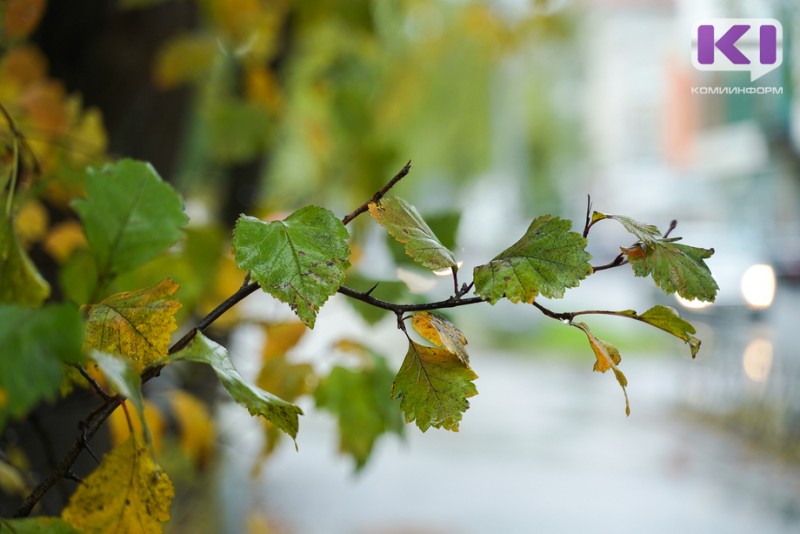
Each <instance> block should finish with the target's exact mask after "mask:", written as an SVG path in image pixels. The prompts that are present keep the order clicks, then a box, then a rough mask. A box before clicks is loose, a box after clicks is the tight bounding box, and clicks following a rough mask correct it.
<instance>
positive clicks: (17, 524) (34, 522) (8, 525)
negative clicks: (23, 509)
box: [0, 517, 82, 534]
mask: <svg viewBox="0 0 800 534" xmlns="http://www.w3.org/2000/svg"><path fill="white" fill-rule="evenodd" d="M0 532H2V533H3V534H5V533H6V532H8V534H82V533H81V531H80V530H76V529H75V528H73V527H71V526H70V524H69V523H67V522H66V521H64V520H63V519H61V518H60V517H28V518H25V519H4V518H0Z"/></svg>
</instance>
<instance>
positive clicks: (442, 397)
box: [392, 340, 478, 432]
mask: <svg viewBox="0 0 800 534" xmlns="http://www.w3.org/2000/svg"><path fill="white" fill-rule="evenodd" d="M476 378H478V375H476V374H475V372H474V371H473V370H472V368H470V366H469V364H467V363H465V362H464V361H462V360H461V358H459V357H458V356H457V355H456V354H453V353H452V352H450V351H448V350H447V349H437V348H433V347H426V346H425V345H419V344H417V343H414V342H413V341H411V340H409V341H408V352H407V353H406V358H405V360H403V365H402V366H400V371H399V372H398V373H397V376H396V377H395V380H394V384H393V385H392V397H393V398H399V399H400V409H401V410H403V413H404V414H405V418H406V422H407V423H410V422H412V421H416V423H417V426H418V427H419V428H420V430H422V431H423V432H425V431H426V430H428V429H429V428H430V427H435V428H445V429H447V430H452V431H458V425H459V422H460V421H461V416H462V414H463V413H464V412H465V411H466V410H467V408H469V401H468V400H467V398H469V397H472V396H474V395H477V394H478V390H477V388H476V387H475V384H473V383H472V382H473V380H475V379H476Z"/></svg>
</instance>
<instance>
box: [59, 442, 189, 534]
mask: <svg viewBox="0 0 800 534" xmlns="http://www.w3.org/2000/svg"><path fill="white" fill-rule="evenodd" d="M174 495H175V490H174V488H173V486H172V482H171V481H170V480H169V477H168V476H167V474H166V473H165V472H164V470H163V469H162V468H161V466H159V465H158V464H156V463H155V461H154V460H153V457H152V456H151V454H150V451H149V450H148V449H147V447H145V446H144V445H141V444H139V443H138V442H137V441H136V440H134V439H130V440H128V441H127V442H125V443H123V444H122V445H120V446H119V447H116V448H114V449H112V450H111V452H109V453H108V454H106V455H105V456H104V457H103V460H102V462H101V463H100V467H98V468H97V470H96V471H94V472H93V473H92V474H91V475H89V477H88V478H87V479H86V480H84V481H83V482H82V483H81V484H80V485H79V486H78V489H77V490H76V491H75V493H74V494H73V495H72V497H71V498H70V500H69V503H68V504H67V507H66V508H65V509H64V511H63V512H62V517H63V518H64V520H65V521H66V522H67V523H69V524H70V525H72V526H73V527H75V528H77V529H80V530H81V531H83V532H85V533H86V534H94V533H98V534H105V533H108V532H125V533H127V534H150V533H158V532H162V525H161V524H162V523H163V522H164V521H167V520H168V519H169V507H170V504H171V503H172V498H173V497H174Z"/></svg>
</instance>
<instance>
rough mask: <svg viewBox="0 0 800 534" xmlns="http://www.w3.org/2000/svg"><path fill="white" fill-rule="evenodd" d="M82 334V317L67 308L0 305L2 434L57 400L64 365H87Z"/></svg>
mask: <svg viewBox="0 0 800 534" xmlns="http://www.w3.org/2000/svg"><path fill="white" fill-rule="evenodd" d="M82 332H83V321H82V319H81V316H80V313H79V312H78V310H77V309H76V308H74V307H72V306H70V305H68V304H60V305H48V306H44V307H42V308H25V307H22V306H16V305H0V347H2V348H3V354H2V357H0V429H2V428H3V427H4V426H5V423H6V420H7V419H8V418H9V417H14V418H17V417H21V416H23V415H24V414H26V413H27V412H28V411H29V410H30V409H31V408H33V407H34V406H35V405H36V404H37V403H38V402H40V401H41V400H50V399H53V398H54V397H55V396H56V394H57V393H58V391H59V386H60V385H61V381H62V378H63V377H64V371H63V365H62V364H63V363H67V364H76V365H77V364H80V363H82V362H83V353H82V352H81V335H82Z"/></svg>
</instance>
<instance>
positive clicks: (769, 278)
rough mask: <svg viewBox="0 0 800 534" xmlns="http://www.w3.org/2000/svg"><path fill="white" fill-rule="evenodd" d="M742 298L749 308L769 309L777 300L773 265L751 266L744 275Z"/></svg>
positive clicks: (760, 264)
mask: <svg viewBox="0 0 800 534" xmlns="http://www.w3.org/2000/svg"><path fill="white" fill-rule="evenodd" d="M742 297H744V301H745V303H746V304H747V306H748V307H750V308H754V309H759V310H760V309H764V308H769V307H770V306H771V305H772V301H773V299H774V298H775V271H774V270H773V269H772V266H771V265H766V264H763V263H758V264H756V265H751V266H750V267H748V269H747V270H746V271H745V272H744V274H743V275H742Z"/></svg>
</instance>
